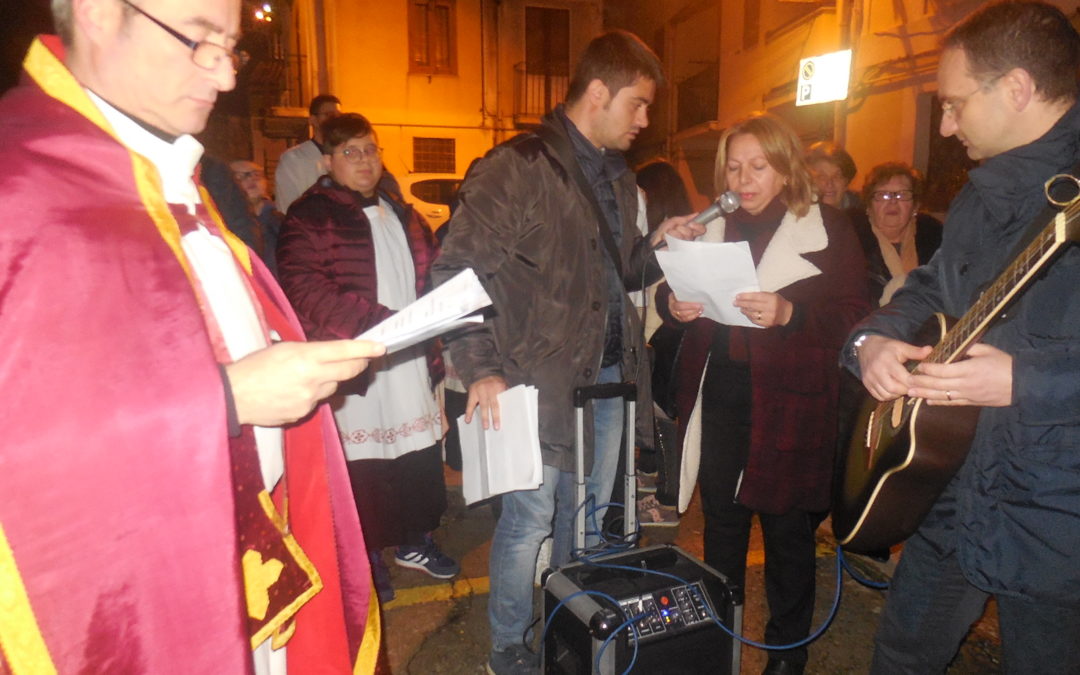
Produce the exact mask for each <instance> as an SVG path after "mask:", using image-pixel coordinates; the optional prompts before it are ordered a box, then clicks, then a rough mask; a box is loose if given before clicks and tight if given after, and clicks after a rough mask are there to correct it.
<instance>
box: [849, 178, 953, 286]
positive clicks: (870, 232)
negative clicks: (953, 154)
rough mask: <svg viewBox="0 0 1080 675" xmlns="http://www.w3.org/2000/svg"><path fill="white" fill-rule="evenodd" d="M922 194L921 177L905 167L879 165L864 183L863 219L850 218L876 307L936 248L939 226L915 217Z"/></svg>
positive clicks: (933, 220)
mask: <svg viewBox="0 0 1080 675" xmlns="http://www.w3.org/2000/svg"><path fill="white" fill-rule="evenodd" d="M922 190H923V179H922V175H921V174H920V173H919V172H918V171H916V170H915V169H913V168H911V167H910V166H908V165H907V164H904V163H902V162H886V163H885V164H879V165H877V166H875V167H874V168H873V169H871V170H870V173H869V174H868V175H867V176H866V182H865V183H863V190H862V197H863V202H864V203H865V204H866V212H865V215H864V214H861V213H857V212H851V213H849V215H850V217H851V219H852V223H853V224H854V225H855V230H856V232H857V233H858V235H859V241H860V243H861V244H862V247H863V253H865V254H866V260H867V263H868V265H869V273H870V289H871V297H872V299H873V300H874V301H876V302H878V303H879V304H881V305H884V304H886V303H887V302H889V300H890V299H891V298H892V296H893V293H895V292H896V291H897V290H898V289H899V288H900V287H901V286H903V285H904V281H905V280H906V279H907V275H908V272H910V271H911V270H913V269H915V268H916V267H918V266H919V265H923V264H926V262H927V261H929V260H930V256H932V255H934V251H936V250H937V249H938V246H940V245H941V222H940V221H938V219H937V218H934V217H933V216H930V215H927V214H921V213H919V212H918V211H919V197H920V196H921V195H922Z"/></svg>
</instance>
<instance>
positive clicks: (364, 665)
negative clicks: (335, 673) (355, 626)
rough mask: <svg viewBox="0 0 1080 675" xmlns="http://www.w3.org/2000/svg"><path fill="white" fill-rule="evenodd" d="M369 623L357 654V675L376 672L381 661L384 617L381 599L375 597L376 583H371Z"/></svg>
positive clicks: (365, 625) (365, 626)
mask: <svg viewBox="0 0 1080 675" xmlns="http://www.w3.org/2000/svg"><path fill="white" fill-rule="evenodd" d="M368 588H369V589H371V594H370V595H368V607H367V609H368V612H367V623H365V624H364V639H363V640H361V641H360V650H359V651H358V652H357V653H356V665H355V666H354V667H353V673H355V675H369V674H370V673H374V672H375V665H376V664H377V663H378V661H379V646H380V645H381V644H382V615H381V614H380V612H379V598H378V596H376V595H375V582H374V581H369V582H368Z"/></svg>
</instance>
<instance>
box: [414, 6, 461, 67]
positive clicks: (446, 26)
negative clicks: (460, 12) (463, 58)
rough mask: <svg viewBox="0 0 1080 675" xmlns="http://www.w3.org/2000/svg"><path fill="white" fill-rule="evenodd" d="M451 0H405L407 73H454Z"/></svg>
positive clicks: (454, 57) (454, 59) (454, 52)
mask: <svg viewBox="0 0 1080 675" xmlns="http://www.w3.org/2000/svg"><path fill="white" fill-rule="evenodd" d="M455 54H456V46H455V39H454V0H409V72H410V73H427V74H444V75H453V74H455V73H456V72H457V59H456V56H455Z"/></svg>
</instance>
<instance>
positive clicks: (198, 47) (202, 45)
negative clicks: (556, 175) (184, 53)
mask: <svg viewBox="0 0 1080 675" xmlns="http://www.w3.org/2000/svg"><path fill="white" fill-rule="evenodd" d="M120 2H122V3H124V4H125V5H127V6H128V7H130V8H132V9H133V10H135V11H136V12H138V13H139V14H142V15H143V16H145V17H146V18H147V19H150V21H152V22H154V23H155V24H157V25H158V27H159V28H161V30H163V31H165V32H166V33H168V34H169V35H171V36H173V37H174V38H176V39H177V40H179V41H180V42H181V43H183V45H184V46H185V47H187V48H188V49H190V50H191V60H192V61H193V62H194V63H195V65H197V66H198V67H200V68H204V69H206V70H215V69H217V67H218V66H219V65H221V61H222V59H228V60H229V61H230V62H231V63H232V69H233V72H234V73H235V72H236V71H238V70H239V69H240V68H241V67H242V66H243V65H244V64H245V63H247V59H248V55H247V54H246V53H244V52H238V51H236V50H235V49H228V48H226V47H222V46H221V45H216V44H214V43H213V42H206V41H205V40H204V41H202V42H196V41H195V40H192V39H191V38H189V37H186V36H185V35H184V34H183V33H181V32H179V31H177V30H175V29H173V28H170V27H169V26H167V25H166V24H164V23H162V22H161V21H158V20H157V19H155V18H154V17H152V16H150V15H149V14H147V13H146V11H145V10H143V9H142V8H141V7H139V6H138V5H136V4H135V3H133V2H131V1H130V0H120Z"/></svg>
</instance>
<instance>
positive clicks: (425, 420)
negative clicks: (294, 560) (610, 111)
mask: <svg viewBox="0 0 1080 675" xmlns="http://www.w3.org/2000/svg"><path fill="white" fill-rule="evenodd" d="M323 137H324V139H325V142H326V154H324V155H323V159H324V161H325V162H326V165H327V171H328V174H329V175H327V176H323V177H322V178H320V179H319V180H318V181H317V182H316V183H315V185H313V186H312V187H311V188H309V189H308V190H307V192H305V193H304V194H303V196H301V197H300V198H299V199H298V200H296V201H295V202H293V203H292V205H291V206H290V207H289V212H288V214H287V215H286V216H285V222H284V223H283V224H282V228H281V235H280V239H279V240H278V249H277V260H278V273H279V275H280V278H281V287H282V288H283V289H284V290H285V294H286V295H287V296H288V297H289V301H290V302H291V303H292V305H293V307H294V308H295V309H296V313H297V315H298V316H299V317H300V322H301V323H302V324H303V326H304V330H305V331H306V332H307V334H308V337H310V338H313V339H332V338H351V337H356V336H357V335H359V334H360V333H362V332H364V331H365V330H367V329H369V328H371V327H372V326H374V325H376V324H378V323H379V322H381V321H382V320H383V319H385V318H387V317H389V316H391V315H392V314H393V313H394V312H395V311H397V310H399V309H402V308H403V307H405V306H406V305H408V304H409V303H411V302H413V301H414V300H416V298H417V297H418V296H420V295H423V293H424V292H425V291H426V290H427V288H428V284H429V269H430V267H431V263H432V261H433V260H434V257H435V251H436V249H435V242H434V237H433V235H432V234H431V230H430V229H429V228H428V227H427V225H426V224H425V223H424V222H423V220H422V219H421V218H420V216H419V215H417V214H416V212H415V211H414V210H413V209H412V207H410V206H408V205H406V204H404V203H402V202H400V201H399V198H398V197H397V196H395V195H392V194H390V193H388V192H385V191H383V190H381V189H380V188H379V185H380V183H379V181H380V179H381V178H382V160H381V151H380V149H379V147H378V143H377V138H376V136H375V132H374V130H373V129H372V127H371V124H370V123H369V122H368V121H367V119H365V118H364V117H363V116H362V115H356V114H347V115H341V116H339V117H335V118H333V119H331V120H328V121H326V122H325V123H324V124H323ZM433 354H434V356H433ZM437 355H438V350H437V349H436V348H434V345H428V346H427V347H425V346H417V347H412V348H408V349H403V350H401V351H399V352H396V353H394V354H391V355H388V356H387V357H386V358H384V359H382V360H380V362H379V363H377V364H375V363H373V364H372V366H371V367H370V368H369V369H368V371H367V372H365V373H364V375H363V376H361V378H359V379H358V380H356V381H353V382H348V383H344V384H342V386H341V388H340V389H339V395H338V396H337V397H336V398H335V399H334V400H333V401H332V403H333V407H334V417H335V419H336V420H337V424H338V429H339V431H340V433H341V441H342V445H343V446H344V449H345V456H346V459H347V460H348V468H349V478H350V480H351V481H352V488H353V496H354V498H355V499H356V505H357V509H358V511H359V513H360V520H361V524H362V525H363V528H364V538H365V540H366V543H367V546H368V550H369V552H370V553H371V554H372V564H373V572H374V576H375V584H376V588H377V589H378V590H379V595H380V597H381V598H382V599H383V600H384V601H385V600H387V599H388V598H390V597H392V592H393V589H392V588H391V587H390V584H389V577H388V575H387V574H386V568H385V566H384V565H383V564H382V559H381V557H380V555H379V550H380V549H381V548H383V547H386V546H393V545H397V551H396V554H395V562H397V564H398V565H401V566H404V567H410V568H414V569H418V570H420V571H422V572H425V573H427V574H429V575H431V576H433V577H436V578H439V579H449V578H451V577H453V576H455V575H456V574H457V573H458V569H459V568H458V565H457V563H456V562H455V561H454V560H452V559H450V558H449V557H447V556H446V555H444V554H443V553H442V552H441V551H440V550H439V549H438V547H437V546H436V545H435V543H434V542H433V541H432V539H431V535H430V531H431V530H434V529H435V528H436V527H438V526H439V520H440V518H441V516H442V514H443V512H445V510H446V486H445V484H444V482H443V473H442V452H441V450H440V447H439V439H440V438H441V437H442V419H441V416H440V412H439V407H438V404H437V403H436V401H435V396H434V394H433V384H434V383H435V382H437V381H438V378H439V377H441V375H442V372H441V367H442V366H441V360H439V358H438V356H437Z"/></svg>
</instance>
